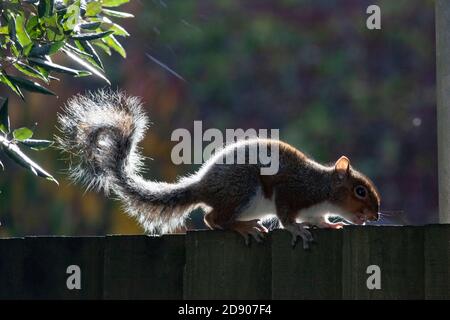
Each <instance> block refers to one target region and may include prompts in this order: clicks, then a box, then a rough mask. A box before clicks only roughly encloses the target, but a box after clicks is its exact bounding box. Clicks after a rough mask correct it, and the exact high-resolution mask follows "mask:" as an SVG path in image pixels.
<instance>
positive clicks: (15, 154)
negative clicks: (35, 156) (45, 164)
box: [3, 143, 58, 184]
mask: <svg viewBox="0 0 450 320" xmlns="http://www.w3.org/2000/svg"><path fill="white" fill-rule="evenodd" d="M3 151H4V152H5V153H6V155H7V156H8V157H9V158H11V159H12V160H14V161H15V162H16V163H17V164H19V165H21V166H22V167H24V168H26V169H28V170H30V171H31V172H33V173H34V174H35V175H36V176H38V177H43V178H45V179H47V180H49V181H53V182H55V183H56V184H58V181H56V179H55V178H53V176H52V175H51V174H49V173H48V172H47V171H45V170H44V169H42V168H41V167H40V166H39V165H38V164H37V163H35V162H34V161H33V160H31V159H30V158H29V157H28V156H27V155H26V154H24V153H23V152H22V150H20V148H19V147H18V146H17V145H16V144H14V143H10V144H8V146H7V147H4V148H3Z"/></svg>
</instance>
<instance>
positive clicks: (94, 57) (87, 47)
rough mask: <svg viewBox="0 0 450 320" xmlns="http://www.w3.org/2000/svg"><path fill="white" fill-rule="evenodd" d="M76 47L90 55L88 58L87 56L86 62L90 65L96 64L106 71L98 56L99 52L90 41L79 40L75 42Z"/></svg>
mask: <svg viewBox="0 0 450 320" xmlns="http://www.w3.org/2000/svg"><path fill="white" fill-rule="evenodd" d="M75 45H76V46H77V48H78V49H79V50H80V51H84V52H85V53H87V54H89V55H88V56H86V60H88V61H89V62H90V63H92V64H94V65H95V66H96V67H98V68H100V69H101V70H104V68H103V63H102V61H101V59H100V57H99V56H98V54H97V51H95V49H94V47H93V46H92V45H91V44H90V43H89V42H88V41H78V40H77V41H75Z"/></svg>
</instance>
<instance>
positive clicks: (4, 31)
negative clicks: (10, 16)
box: [0, 26, 9, 35]
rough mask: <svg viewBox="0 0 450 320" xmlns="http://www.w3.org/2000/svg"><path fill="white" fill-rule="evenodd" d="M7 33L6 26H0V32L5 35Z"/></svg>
mask: <svg viewBox="0 0 450 320" xmlns="http://www.w3.org/2000/svg"><path fill="white" fill-rule="evenodd" d="M8 33H9V30H8V26H0V34H2V35H5V34H8Z"/></svg>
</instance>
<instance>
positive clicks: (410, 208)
mask: <svg viewBox="0 0 450 320" xmlns="http://www.w3.org/2000/svg"><path fill="white" fill-rule="evenodd" d="M370 4H378V5H379V6H380V7H381V16H382V29H381V30H368V29H367V28H366V18H367V14H366V13H365V12H366V8H367V6H368V5H370ZM123 9H124V10H126V11H128V12H131V13H133V14H135V16H136V18H135V19H129V20H127V21H124V26H125V27H126V29H127V30H128V31H129V33H131V37H129V38H127V39H125V40H123V41H121V42H122V44H123V45H124V47H125V49H126V50H127V53H128V56H127V58H126V59H125V60H123V59H122V58H121V57H120V56H118V55H113V56H112V57H105V64H106V66H105V67H106V70H107V75H108V77H109V78H110V80H111V82H112V84H113V85H112V86H113V87H114V88H122V89H125V90H126V91H127V92H128V93H129V94H132V95H137V96H140V97H142V99H143V101H144V102H145V106H146V108H147V111H148V113H149V115H150V118H151V120H152V122H153V126H152V128H151V129H150V130H149V132H148V133H147V136H146V138H145V140H144V141H143V143H142V147H143V149H144V154H145V155H147V156H149V157H151V158H153V159H154V160H150V159H149V160H148V161H147V167H148V169H147V172H146V174H145V175H146V176H147V177H149V178H150V177H151V178H154V179H163V180H169V181H174V180H175V179H176V178H177V176H179V175H182V174H185V173H188V172H192V170H194V169H195V168H196V167H195V166H189V165H181V166H176V165H173V164H172V162H171V160H170V153H171V148H172V147H173V145H174V144H175V143H174V142H171V141H170V135H171V133H172V131H173V130H175V129H177V128H187V129H189V130H191V129H192V128H193V121H194V120H202V121H203V127H204V129H206V128H209V127H214V128H219V129H225V128H244V129H247V128H256V129H258V128H267V129H270V128H277V129H280V138H281V139H282V140H285V141H287V142H288V143H290V144H292V145H294V146H295V147H297V148H299V149H300V150H302V151H304V152H306V153H307V154H309V155H311V156H312V157H313V158H314V159H316V160H318V161H320V162H327V163H330V162H333V161H335V160H336V159H337V158H338V157H339V156H341V155H347V156H348V157H349V158H350V159H351V161H352V164H353V165H354V166H355V167H356V168H358V169H360V170H361V171H363V172H364V173H366V174H367V175H368V176H369V177H371V178H372V179H373V181H374V182H375V183H376V185H377V186H378V189H379V190H380V193H381V196H382V205H381V206H382V209H384V210H389V211H402V212H403V216H402V217H401V219H397V220H402V221H403V220H406V221H407V222H409V223H412V224H422V223H429V222H436V221H437V168H436V167H437V161H436V155H437V150H436V108H435V104H436V98H435V49H434V47H435V35H434V6H433V2H432V1H426V0H401V1H387V0H386V1H360V0H359V1H357V0H339V1H337V0H335V1H332V0H320V1H318V0H314V1H313V0H310V1H300V0H297V1H295V0H278V1H277V0H273V1H262V0H246V1H238V0H226V1H225V0H222V1H208V0H177V1H175V0H173V1H168V0H167V1H162V0H161V1H157V0H154V1H138V0H132V2H131V3H130V4H127V5H126V6H124V8H123ZM146 53H148V54H150V55H152V56H153V57H155V58H156V59H158V60H159V61H161V62H163V63H164V64H166V65H167V66H168V67H170V68H171V69H172V70H174V71H176V72H177V73H178V74H180V75H181V76H182V77H183V78H184V79H185V81H183V80H180V79H179V78H177V77H175V76H174V75H173V74H171V73H170V72H168V71H166V70H165V69H164V68H162V67H161V66H159V65H158V64H156V63H155V62H153V61H151V60H150V59H149V58H148V57H147V56H146ZM104 86H105V83H102V82H101V80H98V79H96V78H81V79H74V78H70V77H67V76H63V77H62V81H61V82H55V83H53V84H52V86H51V89H52V90H53V91H55V92H57V93H58V95H59V97H58V98H54V97H48V96H41V95H37V94H31V95H28V96H27V102H26V103H23V102H21V101H20V100H18V99H16V98H15V97H13V96H12V95H10V100H11V101H10V113H11V121H12V124H13V126H14V127H20V126H32V124H33V123H34V121H36V122H37V123H38V126H37V129H36V131H35V136H36V137H38V138H49V137H51V136H52V135H53V134H55V133H56V129H55V124H56V113H57V112H58V110H59V109H60V107H61V106H62V105H63V104H64V102H65V101H66V100H67V98H68V97H70V96H71V95H73V94H75V93H78V92H83V91H84V90H87V89H95V88H101V87H104ZM0 90H1V93H2V95H6V91H7V89H6V88H5V87H0ZM29 153H33V151H29ZM32 155H33V158H34V159H36V160H37V162H38V163H40V164H42V166H43V167H44V168H45V169H48V171H50V172H51V173H54V174H55V177H56V178H57V179H58V180H59V182H60V186H59V187H58V186H56V185H55V184H53V183H50V182H48V181H45V180H42V179H38V178H36V177H34V176H32V174H30V173H29V172H26V171H24V170H22V169H20V168H18V167H17V166H16V165H15V164H13V163H12V162H10V161H8V160H7V159H4V158H2V159H1V160H2V161H3V162H4V163H5V165H6V167H7V169H6V170H5V171H4V172H1V173H0V190H1V194H0V222H1V223H2V226H1V227H0V236H21V235H40V234H56V235H62V234H65V235H95V234H100V235H101V234H105V233H124V234H132V233H141V232H143V231H142V229H141V228H140V227H139V226H138V225H137V224H136V223H135V222H134V220H132V219H131V218H128V217H127V216H126V215H125V214H124V213H123V212H122V209H121V208H120V205H119V204H118V203H116V202H115V201H113V200H107V199H106V198H105V197H104V196H103V195H102V194H95V193H92V192H88V193H85V194H83V192H84V190H82V188H81V187H79V186H73V185H71V184H70V182H69V181H68V180H67V178H66V176H65V175H64V172H63V169H64V168H66V164H65V163H64V162H63V161H62V160H61V158H62V156H61V155H60V154H59V153H58V151H57V150H51V151H44V152H40V153H36V154H32ZM393 220H396V219H391V220H389V219H384V220H383V221H382V222H392V221H393Z"/></svg>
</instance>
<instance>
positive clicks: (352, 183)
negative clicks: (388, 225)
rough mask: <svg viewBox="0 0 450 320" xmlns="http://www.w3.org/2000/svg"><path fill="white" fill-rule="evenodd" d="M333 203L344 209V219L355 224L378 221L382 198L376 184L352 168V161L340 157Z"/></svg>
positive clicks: (334, 175) (334, 173) (335, 178)
mask: <svg viewBox="0 0 450 320" xmlns="http://www.w3.org/2000/svg"><path fill="white" fill-rule="evenodd" d="M332 175H333V179H332V181H333V182H332V184H333V188H332V195H331V200H332V202H333V203H334V204H335V205H337V206H338V207H339V208H341V209H342V212H343V214H342V217H343V218H344V219H347V220H349V221H350V222H352V223H354V224H364V223H365V222H366V221H376V220H378V217H379V213H378V211H379V209H380V196H379V195H378V191H377V190H376V188H375V186H374V184H373V183H372V182H371V181H370V180H369V179H368V178H367V177H366V176H364V175H363V174H362V173H360V172H358V171H356V170H355V169H353V168H352V167H351V166H350V160H349V159H348V158H347V157H345V156H342V157H340V158H339V159H338V160H337V161H336V163H335V165H334V170H333V173H332Z"/></svg>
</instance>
